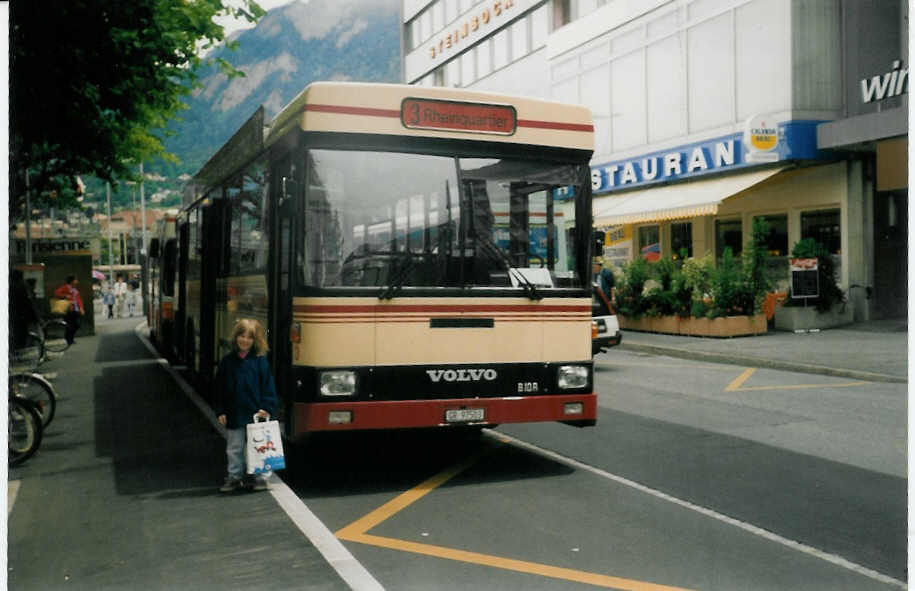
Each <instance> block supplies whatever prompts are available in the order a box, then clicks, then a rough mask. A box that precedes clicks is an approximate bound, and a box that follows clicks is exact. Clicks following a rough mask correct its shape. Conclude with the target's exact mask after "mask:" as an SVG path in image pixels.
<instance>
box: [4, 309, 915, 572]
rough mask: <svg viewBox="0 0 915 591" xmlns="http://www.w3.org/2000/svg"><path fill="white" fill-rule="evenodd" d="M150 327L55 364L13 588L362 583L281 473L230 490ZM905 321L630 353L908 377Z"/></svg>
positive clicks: (23, 476) (82, 342) (11, 561)
mask: <svg viewBox="0 0 915 591" xmlns="http://www.w3.org/2000/svg"><path fill="white" fill-rule="evenodd" d="M139 322H140V319H139V318H128V319H123V320H113V321H107V320H105V321H100V322H98V323H97V324H96V330H97V334H96V335H94V336H87V337H81V338H79V339H78V340H77V343H76V345H75V346H74V347H72V348H71V349H70V350H68V351H67V352H66V353H65V354H64V355H63V356H62V357H60V358H59V359H56V360H54V361H52V362H51V363H49V364H47V365H46V366H45V367H44V369H45V370H46V371H48V372H52V373H55V374H56V377H55V380H54V384H55V386H56V388H57V389H58V392H59V394H60V401H59V404H58V410H57V415H56V417H55V419H54V422H53V423H52V424H51V425H50V426H49V427H48V430H47V431H46V433H45V438H44V441H43V443H42V447H41V449H40V451H39V452H38V454H37V455H36V456H34V457H33V458H31V459H30V460H28V461H27V462H26V463H25V464H24V465H22V466H20V467H15V468H10V469H9V472H8V487H9V491H8V497H7V499H8V506H9V509H8V557H7V560H8V564H7V569H6V572H5V573H4V574H5V575H6V576H7V583H8V588H10V589H65V588H66V589H140V588H143V589H147V590H155V589H175V588H184V589H245V590H248V589H252V588H269V589H287V588H289V589H292V588H295V589H347V588H351V587H352V581H353V580H354V579H353V578H347V577H346V576H344V574H346V573H347V569H348V568H350V567H351V566H352V565H350V564H348V560H349V559H348V558H347V557H346V556H345V555H344V556H340V555H335V554H334V553H333V551H329V550H328V549H327V548H326V547H319V545H320V544H321V541H320V539H317V538H314V537H311V536H310V535H308V534H306V533H305V531H304V530H303V527H302V525H301V523H299V520H297V519H293V518H291V517H290V516H289V514H288V513H287V512H284V511H283V510H278V509H280V505H281V504H282V503H283V502H284V498H283V496H282V494H280V493H281V492H282V490H281V489H282V487H284V486H285V485H284V484H283V483H281V482H278V480H277V479H275V478H274V479H273V482H272V484H271V487H272V490H271V492H269V493H250V494H237V495H231V496H225V495H221V494H219V493H218V492H217V487H218V486H219V484H221V482H222V478H223V475H224V466H225V459H224V442H223V439H222V436H221V434H220V432H219V431H218V429H216V428H215V427H214V426H213V424H212V422H211V420H212V418H211V417H210V416H208V415H207V413H206V412H205V410H202V409H201V407H200V406H198V405H197V404H195V402H194V400H193V399H192V398H190V397H189V396H188V395H187V393H186V392H184V391H183V390H182V389H181V388H180V387H179V386H178V385H176V382H175V379H174V377H173V376H172V375H171V374H170V373H169V372H168V371H166V370H165V369H164V368H163V366H162V364H160V363H159V362H158V361H157V360H156V357H155V356H154V355H153V353H152V352H151V351H150V350H149V349H148V348H147V347H146V345H145V344H144V343H143V341H142V340H141V339H140V338H139V337H138V336H137V334H136V332H135V330H134V329H135V327H136V326H137V324H138V323H139ZM899 328H900V323H899V322H878V323H868V324H866V325H854V326H851V327H846V328H842V329H832V330H824V331H822V332H820V333H813V334H793V333H775V334H769V335H765V336H760V337H746V338H734V339H702V338H695V337H674V336H665V335H651V334H642V333H635V332H626V333H624V338H623V345H622V347H624V348H629V349H632V350H638V351H645V352H652V353H658V354H666V355H672V356H679V357H689V358H694V359H703V360H706V361H717V362H723V363H734V364H738V365H743V366H753V367H775V368H780V369H790V370H792V371H807V372H810V373H826V374H830V375H843V376H849V377H854V378H857V379H870V380H878V381H894V382H903V381H905V380H906V378H907V372H908V363H907V332H906V331H904V330H899ZM725 460H726V458H725ZM725 460H723V461H725ZM297 500H298V499H296V501H297ZM350 558H351V557H350ZM356 570H358V569H356ZM341 573H344V574H341ZM353 576H355V577H356V578H357V579H358V576H359V575H352V574H351V573H350V577H353ZM362 582H363V583H365V579H362ZM371 586H372V585H371V580H369V584H368V587H371ZM363 588H366V587H363Z"/></svg>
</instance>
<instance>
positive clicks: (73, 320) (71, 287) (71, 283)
mask: <svg viewBox="0 0 915 591" xmlns="http://www.w3.org/2000/svg"><path fill="white" fill-rule="evenodd" d="M54 297H56V298H60V299H62V300H69V302H70V308H69V309H68V310H67V313H66V314H65V315H64V321H65V322H66V323H67V330H66V331H65V332H64V337H65V338H66V339H67V344H68V345H72V344H73V343H74V342H75V341H76V338H75V337H76V331H78V330H79V324H80V320H81V319H82V317H83V316H84V315H85V314H86V310H85V308H84V307H83V299H82V298H81V297H80V295H79V279H77V278H76V275H67V279H66V283H64V284H63V285H61V286H60V287H58V288H57V289H55V290H54Z"/></svg>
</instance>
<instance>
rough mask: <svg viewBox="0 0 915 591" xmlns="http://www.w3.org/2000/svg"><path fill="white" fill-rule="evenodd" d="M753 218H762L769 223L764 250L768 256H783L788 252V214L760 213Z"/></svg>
mask: <svg viewBox="0 0 915 591" xmlns="http://www.w3.org/2000/svg"><path fill="white" fill-rule="evenodd" d="M754 220H763V221H765V222H766V223H767V224H769V234H768V235H767V236H766V250H767V251H768V254H769V256H770V257H783V256H787V254H788V216H787V215H761V216H757V217H756V218H754Z"/></svg>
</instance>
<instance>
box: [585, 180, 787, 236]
mask: <svg viewBox="0 0 915 591" xmlns="http://www.w3.org/2000/svg"><path fill="white" fill-rule="evenodd" d="M785 168H786V167H784V166H783V167H778V168H766V169H764V170H754V171H752V172H744V173H741V174H732V175H727V176H722V177H716V178H711V179H707V180H696V181H688V182H683V183H676V184H672V185H666V186H663V187H656V188H648V189H640V190H637V191H629V192H627V193H624V194H622V195H614V194H611V195H606V196H595V197H594V202H593V205H592V212H593V213H594V225H595V226H618V225H620V224H638V223H643V222H655V221H662V220H677V219H684V218H692V217H698V216H704V215H715V214H716V213H718V206H719V205H720V204H721V202H722V201H724V200H725V199H727V198H728V197H734V196H736V195H738V194H740V193H742V192H744V191H746V190H747V189H750V188H751V187H753V186H755V185H758V184H759V183H761V182H763V181H765V180H766V179H768V178H771V177H773V176H775V175H776V174H778V173H779V172H781V171H782V170H784V169H785Z"/></svg>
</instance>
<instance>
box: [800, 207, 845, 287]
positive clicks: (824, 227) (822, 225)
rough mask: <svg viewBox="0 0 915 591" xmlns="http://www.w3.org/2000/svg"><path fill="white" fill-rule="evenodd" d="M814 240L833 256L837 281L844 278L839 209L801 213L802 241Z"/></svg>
mask: <svg viewBox="0 0 915 591" xmlns="http://www.w3.org/2000/svg"><path fill="white" fill-rule="evenodd" d="M804 238H813V239H814V240H816V241H817V242H819V243H820V244H822V245H823V246H824V247H825V248H826V251H827V252H828V253H829V254H831V255H832V261H833V264H834V266H835V277H836V281H840V280H841V277H842V225H841V219H840V216H839V210H838V209H825V210H820V211H802V212H801V239H804Z"/></svg>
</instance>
